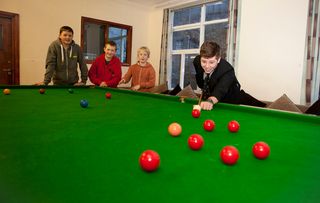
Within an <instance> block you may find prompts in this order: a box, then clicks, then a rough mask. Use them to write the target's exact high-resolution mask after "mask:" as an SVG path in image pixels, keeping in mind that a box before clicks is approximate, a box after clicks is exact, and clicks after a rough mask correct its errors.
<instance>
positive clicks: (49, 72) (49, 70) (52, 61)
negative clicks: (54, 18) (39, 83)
mask: <svg viewBox="0 0 320 203" xmlns="http://www.w3.org/2000/svg"><path fill="white" fill-rule="evenodd" d="M56 66H57V52H56V50H55V49H54V46H53V45H52V44H51V45H50V46H49V48H48V52H47V58H46V72H45V74H44V80H43V82H44V84H45V85H48V84H49V83H50V82H51V78H52V76H53V73H54V71H55V69H56Z"/></svg>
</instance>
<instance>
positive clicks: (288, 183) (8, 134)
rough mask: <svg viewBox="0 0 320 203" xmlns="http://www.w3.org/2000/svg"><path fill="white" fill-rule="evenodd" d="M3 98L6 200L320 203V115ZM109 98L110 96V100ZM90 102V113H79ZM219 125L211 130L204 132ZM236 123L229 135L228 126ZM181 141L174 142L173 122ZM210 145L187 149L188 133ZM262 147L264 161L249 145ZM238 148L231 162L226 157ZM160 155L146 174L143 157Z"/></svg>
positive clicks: (0, 155)
mask: <svg viewBox="0 0 320 203" xmlns="http://www.w3.org/2000/svg"><path fill="white" fill-rule="evenodd" d="M4 88H5V87H1V88H0V89H1V94H0V112H1V114H0V116H1V122H0V129H1V131H0V202H1V203H80V202H86V203H93V202H94V203H100V202H101V203H102V202H112V203H114V202H142V203H143V202H175V203H176V202H183V203H188V202H196V203H198V202H210V203H211V202H260V203H261V202H272V203H274V202H290V203H292V202H301V203H302V202H303V203H307V202H320V118H319V117H317V116H310V115H302V114H296V113H289V112H283V111H277V110H269V109H262V108H254V107H248V106H239V105H229V104H223V103H219V104H217V105H216V106H215V107H214V109H213V110H212V111H202V112H201V116H200V117H199V118H193V117H192V116H191V111H192V107H193V105H194V104H196V103H197V101H196V100H192V99H185V102H184V103H182V102H180V101H179V98H178V97H176V96H167V95H158V94H149V93H139V92H133V91H129V90H119V89H110V88H99V87H95V88H92V87H78V88H77V87H73V90H74V92H73V93H72V94H71V93H69V92H68V88H69V87H54V86H48V87H46V92H45V94H40V93H39V88H40V87H35V86H12V87H9V88H10V89H11V94H10V95H4V94H2V90H3V89H4ZM106 92H110V93H111V94H112V98H111V99H106V98H105V93H106ZM81 99H87V100H88V101H89V106H88V107H87V108H82V107H80V104H79V103H80V100H81ZM206 119H212V120H214V122H215V124H216V127H215V129H214V130H213V131H212V132H207V131H205V130H204V129H203V127H202V125H203V122H204V121H205V120H206ZM231 120H237V121H238V122H239V123H240V130H239V131H238V132H237V133H231V132H229V131H228V129H227V124H228V122H229V121H231ZM172 122H178V123H180V124H181V126H182V134H181V135H180V136H178V137H172V136H170V135H169V134H168V130H167V128H168V125H169V124H170V123H172ZM194 133H197V134H200V135H202V136H203V138H204V141H205V143H204V146H203V148H202V149H201V150H199V151H193V150H191V149H190V148H189V147H188V144H187V139H188V137H189V136H190V135H191V134H194ZM258 141H265V142H266V143H268V144H269V146H270V148H271V153H270V156H269V157H268V158H267V159H265V160H259V159H256V158H255V157H254V156H253V154H252V151H251V150H252V146H253V144H254V143H256V142H258ZM226 145H233V146H235V147H237V148H238V150H239V152H240V158H239V160H238V162H237V163H236V164H235V165H231V166H230V165H225V164H223V163H222V161H221V159H220V155H219V154H220V151H221V149H222V147H224V146H226ZM146 149H152V150H155V151H156V152H158V153H159V155H160V159H161V161H160V167H159V168H158V170H156V171H154V172H149V173H148V172H145V171H143V170H142V169H141V167H140V165H139V161H138V160H139V156H140V155H141V153H142V152H143V151H145V150H146Z"/></svg>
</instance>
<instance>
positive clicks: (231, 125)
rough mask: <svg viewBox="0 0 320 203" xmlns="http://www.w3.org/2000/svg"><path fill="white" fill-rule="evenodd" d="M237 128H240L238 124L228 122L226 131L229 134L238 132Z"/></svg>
mask: <svg viewBox="0 0 320 203" xmlns="http://www.w3.org/2000/svg"><path fill="white" fill-rule="evenodd" d="M239 128H240V124H239V123H238V122H237V121H235V120H233V121H230V122H229V123H228V129H229V131H230V132H233V133H235V132H238V130H239Z"/></svg>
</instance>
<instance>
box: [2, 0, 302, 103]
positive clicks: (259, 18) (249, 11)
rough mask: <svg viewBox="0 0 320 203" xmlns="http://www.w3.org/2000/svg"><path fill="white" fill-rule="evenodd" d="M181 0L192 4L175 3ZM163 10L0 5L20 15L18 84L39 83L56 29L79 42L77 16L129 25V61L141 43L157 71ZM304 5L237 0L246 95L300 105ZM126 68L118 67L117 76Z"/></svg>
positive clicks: (115, 4) (93, 3)
mask: <svg viewBox="0 0 320 203" xmlns="http://www.w3.org/2000/svg"><path fill="white" fill-rule="evenodd" d="M22 2H23V3H22ZM185 2H192V0H188V1H181V4H183V3H185ZM176 4H177V3H176ZM62 5H63V8H62ZM164 7H166V6H162V7H158V8H152V7H147V6H143V5H141V4H133V3H128V2H126V1H125V0H117V1H111V0H78V1H75V0H69V1H62V0H58V1H45V0H43V1H40V0H29V1H28V3H25V1H19V0H1V2H0V9H1V10H4V11H8V12H14V13H18V14H20V28H21V30H20V31H21V32H20V40H21V41H20V42H21V43H20V53H21V55H20V65H21V66H20V68H21V83H22V84H31V83H33V82H35V81H40V80H42V78H43V72H44V60H45V55H46V51H47V48H48V45H49V44H50V43H51V41H53V40H54V39H55V38H56V37H57V36H58V29H59V27H60V26H61V25H65V24H66V25H70V26H71V27H73V28H74V30H75V41H76V42H78V43H79V42H80V23H81V22H80V19H81V16H86V17H92V18H97V19H102V20H108V21H113V22H118V23H123V24H128V25H132V26H133V49H132V61H133V62H134V61H135V60H136V50H137V49H138V47H140V46H142V45H146V46H148V47H149V48H150V50H151V57H150V62H151V63H152V64H153V65H154V67H155V69H156V72H157V73H158V72H159V60H160V46H161V31H162V13H163V8H164ZM307 7H308V0H297V1H295V2H294V4H293V3H292V1H291V0H281V1H279V0H259V1H257V0H242V4H241V8H242V11H241V13H240V19H241V22H240V26H241V29H240V33H239V34H240V35H239V44H238V45H239V52H238V56H239V62H238V65H237V66H236V71H237V77H238V79H239V81H240V83H241V84H242V87H243V88H244V89H245V90H246V91H247V92H249V93H250V94H252V95H254V96H256V97H257V98H259V99H263V100H269V101H273V100H275V99H277V98H278V97H280V96H281V95H282V94H284V93H286V94H287V95H288V96H289V97H290V98H291V99H292V100H293V101H294V102H295V103H301V102H300V101H301V100H303V93H302V91H301V89H303V87H304V84H303V74H304V70H303V57H304V44H305V33H306V22H307ZM126 70H127V68H126V67H123V72H125V71H126ZM157 80H158V77H157Z"/></svg>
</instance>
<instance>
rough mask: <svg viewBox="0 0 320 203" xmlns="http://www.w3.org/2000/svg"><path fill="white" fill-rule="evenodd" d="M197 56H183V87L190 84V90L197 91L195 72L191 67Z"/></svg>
mask: <svg viewBox="0 0 320 203" xmlns="http://www.w3.org/2000/svg"><path fill="white" fill-rule="evenodd" d="M196 56H197V54H186V56H185V70H184V71H185V72H184V83H183V87H186V86H188V85H189V84H191V87H192V89H194V90H195V89H197V82H196V77H195V75H196V71H195V69H194V66H193V59H194V58H195V57H196Z"/></svg>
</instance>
